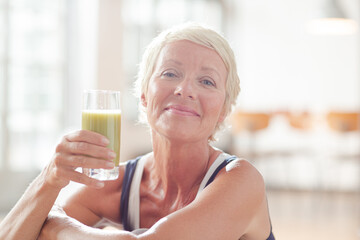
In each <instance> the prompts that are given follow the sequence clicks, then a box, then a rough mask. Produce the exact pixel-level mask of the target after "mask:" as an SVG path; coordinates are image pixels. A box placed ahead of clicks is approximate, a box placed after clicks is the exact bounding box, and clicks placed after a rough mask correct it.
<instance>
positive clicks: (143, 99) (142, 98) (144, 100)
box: [141, 93, 147, 107]
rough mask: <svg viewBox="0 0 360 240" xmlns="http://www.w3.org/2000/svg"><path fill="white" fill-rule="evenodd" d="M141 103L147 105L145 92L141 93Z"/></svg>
mask: <svg viewBox="0 0 360 240" xmlns="http://www.w3.org/2000/svg"><path fill="white" fill-rule="evenodd" d="M141 105H143V107H147V101H146V98H145V94H144V93H142V94H141Z"/></svg>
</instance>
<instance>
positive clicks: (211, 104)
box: [204, 96, 225, 119]
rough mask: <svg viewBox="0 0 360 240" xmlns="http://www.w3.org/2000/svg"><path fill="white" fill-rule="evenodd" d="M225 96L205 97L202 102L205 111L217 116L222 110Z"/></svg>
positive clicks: (214, 116)
mask: <svg viewBox="0 0 360 240" xmlns="http://www.w3.org/2000/svg"><path fill="white" fill-rule="evenodd" d="M224 103H225V96H216V97H209V98H207V99H205V101H204V104H205V106H204V107H205V108H206V110H207V112H209V113H211V116H212V117H213V118H217V119H218V118H219V117H220V115H221V114H222V112H223V107H224Z"/></svg>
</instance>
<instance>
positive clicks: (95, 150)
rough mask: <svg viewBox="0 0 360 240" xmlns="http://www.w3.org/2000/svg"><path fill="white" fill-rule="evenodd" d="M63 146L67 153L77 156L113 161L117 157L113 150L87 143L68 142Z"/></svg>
mask: <svg viewBox="0 0 360 240" xmlns="http://www.w3.org/2000/svg"><path fill="white" fill-rule="evenodd" d="M62 146H63V148H65V149H64V151H65V152H67V153H71V154H75V155H78V154H81V155H86V156H91V157H95V158H102V159H107V160H112V159H114V158H115V157H116V153H115V152H114V151H113V150H111V149H109V148H106V147H101V146H97V145H94V144H90V143H86V142H66V143H64V144H63V145H62Z"/></svg>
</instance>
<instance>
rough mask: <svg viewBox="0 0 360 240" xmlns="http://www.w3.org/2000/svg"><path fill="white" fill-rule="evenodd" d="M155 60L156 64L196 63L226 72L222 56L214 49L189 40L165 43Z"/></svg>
mask: <svg viewBox="0 0 360 240" xmlns="http://www.w3.org/2000/svg"><path fill="white" fill-rule="evenodd" d="M157 60H158V61H157V63H158V64H163V63H165V62H167V61H173V62H179V63H183V64H185V63H189V64H190V63H191V64H194V63H197V64H201V65H204V66H206V67H210V68H215V69H216V70H217V71H219V73H225V74H226V73H227V70H226V67H225V64H224V62H223V60H222V58H221V57H220V55H219V54H218V53H217V52H216V51H215V50H214V49H211V48H208V47H206V46H203V45H200V44H197V43H194V42H191V41H189V40H179V41H175V42H170V43H167V44H165V46H164V47H163V48H162V49H161V51H160V54H159V57H158V59H157ZM204 66H203V67H204Z"/></svg>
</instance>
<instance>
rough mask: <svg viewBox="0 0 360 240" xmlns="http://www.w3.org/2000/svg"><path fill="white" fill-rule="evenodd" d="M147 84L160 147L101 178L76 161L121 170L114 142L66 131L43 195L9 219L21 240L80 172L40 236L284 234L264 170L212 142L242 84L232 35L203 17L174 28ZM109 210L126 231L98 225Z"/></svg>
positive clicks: (149, 53)
mask: <svg viewBox="0 0 360 240" xmlns="http://www.w3.org/2000/svg"><path fill="white" fill-rule="evenodd" d="M138 83H139V86H138V89H139V99H140V104H141V110H142V111H143V113H144V117H145V118H146V119H147V122H148V124H149V126H150V130H151V137H152V145H153V151H152V152H151V153H148V154H146V155H144V156H140V157H138V158H136V159H134V160H130V161H128V162H126V163H124V164H123V165H121V167H120V176H119V178H118V179H117V180H116V181H108V182H100V181H98V180H95V179H91V178H88V177H87V176H85V175H83V174H81V173H78V172H76V171H75V170H74V169H75V168H76V167H79V166H81V167H91V168H111V167H112V166H111V163H110V164H109V160H110V159H111V158H112V157H113V156H112V154H113V153H112V152H111V150H109V149H107V148H106V145H107V140H106V139H104V137H103V136H101V135H99V134H96V133H93V132H89V131H77V132H75V133H72V134H69V135H67V136H65V137H64V138H63V140H62V142H61V143H60V144H59V145H58V146H57V148H56V153H55V155H54V158H53V160H52V161H51V162H50V164H49V165H48V167H47V168H46V169H44V171H43V172H42V174H41V175H40V176H39V177H38V178H37V179H36V180H35V181H34V183H33V184H32V185H31V186H30V188H29V190H28V191H27V193H25V195H24V198H25V200H27V201H33V200H34V201H35V202H34V203H33V204H30V206H28V205H26V203H24V201H22V200H20V201H19V203H18V204H17V206H15V208H14V209H13V210H12V212H11V213H10V214H9V216H8V220H7V222H8V223H11V222H12V223H18V225H17V226H15V227H12V226H10V225H6V221H5V224H4V225H3V226H1V227H5V229H6V230H7V231H9V232H10V236H11V237H12V238H13V239H15V238H16V236H22V238H21V239H35V238H36V237H37V234H38V233H39V231H40V228H41V225H42V224H43V223H44V221H45V218H46V215H47V214H48V212H49V211H50V207H51V205H52V204H53V202H54V201H55V199H56V197H57V194H58V193H59V191H60V190H61V189H62V188H63V187H65V186H66V185H67V184H68V183H69V181H70V180H72V181H76V182H80V183H83V184H85V185H86V186H84V187H83V188H82V189H81V190H79V191H78V192H76V193H74V194H73V196H72V197H71V198H70V199H69V201H68V202H67V203H66V204H65V205H64V206H63V207H62V209H53V210H52V211H51V212H50V213H49V215H48V217H47V220H46V222H45V224H44V226H43V229H42V231H41V234H40V237H39V239H157V240H162V239H174V240H176V239H181V240H183V239H254V240H255V239H256V240H258V239H259V240H260V239H274V237H273V235H272V232H271V223H270V218H269V213H268V206H267V200H266V194H265V187H264V181H263V178H262V177H261V175H260V173H259V172H258V171H257V170H256V169H255V168H254V167H253V166H252V165H251V164H250V163H249V162H247V161H246V160H243V159H239V158H237V157H235V156H230V155H228V154H226V153H224V152H222V151H221V150H219V149H216V148H214V147H212V146H211V145H210V142H211V141H213V140H214V134H215V132H216V131H217V130H218V129H219V128H220V126H221V125H222V123H223V122H224V119H225V118H226V116H227V115H228V114H229V112H230V111H231V107H232V105H233V104H234V103H235V100H236V98H237V95H238V93H239V91H240V88H239V79H238V76H237V70H236V64H235V60H234V55H233V52H232V50H231V48H230V47H229V45H228V43H227V42H226V40H224V38H223V37H221V36H220V35H219V34H217V33H216V32H214V31H213V30H210V29H207V28H204V27H201V26H198V25H194V24H186V25H182V26H178V27H175V28H172V29H170V30H168V31H165V32H163V33H161V34H160V35H159V36H158V37H157V38H155V39H154V40H153V42H152V43H151V44H150V45H149V47H148V48H147V50H146V52H145V54H144V58H143V60H142V64H141V66H140V72H139V76H138ZM21 208H22V209H25V214H24V215H22V216H16V214H17V213H19V212H20V210H19V209H21ZM32 213H37V216H35V217H32V221H33V223H34V224H33V223H28V224H26V222H27V221H26V218H27V217H30V216H31V214H32ZM16 217H18V218H20V219H16ZM104 218H105V219H108V220H111V221H113V222H117V223H121V224H122V225H123V227H124V230H116V231H103V230H99V229H97V228H94V227H93V226H95V225H96V224H97V223H98V222H99V221H100V220H101V219H104ZM29 224H31V225H32V226H33V228H31V227H29ZM14 229H15V230H14ZM19 231H22V232H23V233H24V234H23V235H19V234H21V233H19ZM30 235H31V237H30ZM0 236H1V235H0ZM27 237H29V238H27ZM10 239H11V238H10Z"/></svg>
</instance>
